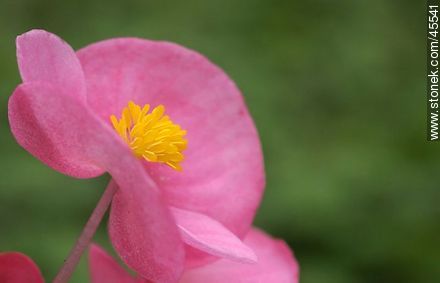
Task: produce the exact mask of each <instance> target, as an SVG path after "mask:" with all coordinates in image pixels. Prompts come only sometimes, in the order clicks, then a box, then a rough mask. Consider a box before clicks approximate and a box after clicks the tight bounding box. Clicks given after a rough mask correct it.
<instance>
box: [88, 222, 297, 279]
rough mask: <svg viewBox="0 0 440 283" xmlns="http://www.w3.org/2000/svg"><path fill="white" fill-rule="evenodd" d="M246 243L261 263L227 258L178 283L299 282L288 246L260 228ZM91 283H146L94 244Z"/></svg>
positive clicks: (194, 271) (187, 272)
mask: <svg viewBox="0 0 440 283" xmlns="http://www.w3.org/2000/svg"><path fill="white" fill-rule="evenodd" d="M244 242H245V243H246V244H247V245H249V246H250V247H251V248H253V250H254V251H255V252H256V254H257V256H258V259H259V261H258V263H256V264H243V263H239V262H233V261H230V260H228V259H221V260H218V261H216V262H213V263H210V264H207V265H203V266H200V267H196V268H192V269H186V270H185V271H184V273H183V276H182V278H180V280H179V281H178V282H179V283H207V282H209V283H224V282H233V283H251V282H252V283H255V282H270V283H298V282H299V267H298V263H297V262H296V260H295V258H294V256H293V254H292V252H291V251H290V249H289V247H288V246H287V245H286V244H285V243H284V242H283V241H280V240H275V239H273V238H271V237H270V236H269V235H267V234H265V233H264V232H262V231H260V230H258V229H252V230H251V231H250V232H249V234H248V235H247V236H246V238H245V239H244ZM89 269H90V276H91V282H92V283H147V282H149V281H148V280H145V279H142V278H141V277H135V276H132V275H131V274H130V273H128V272H127V271H126V270H125V269H124V268H123V267H121V266H120V265H119V264H118V263H117V262H116V261H115V260H114V259H113V258H112V257H111V256H109V255H108V254H107V253H106V252H105V251H104V250H103V249H102V248H100V247H99V246H97V245H92V246H91V247H90V251H89Z"/></svg>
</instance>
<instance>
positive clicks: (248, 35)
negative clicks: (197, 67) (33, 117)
mask: <svg viewBox="0 0 440 283" xmlns="http://www.w3.org/2000/svg"><path fill="white" fill-rule="evenodd" d="M419 2H420V3H419ZM424 21H425V7H424V2H423V1H409V0H408V1H398V2H397V1H380V0H372V1H351V0H343V1H325V0H313V1H293V0H290V1H288V0H286V1H262V0H260V1H250V0H246V1H220V0H218V1H195V0H187V1H145V0H127V1H117V0H106V1H104V0H98V1H87V0H78V1H49V0H41V1H36V0H35V1H31V0H29V1H25V0H21V1H17V0H2V1H1V2H0V62H1V63H0V113H1V115H0V117H1V119H0V136H1V147H0V155H1V163H0V169H1V170H0V172H1V173H0V227H1V229H2V230H1V235H0V250H3V251H4V250H19V251H22V252H25V253H27V254H29V255H30V256H31V257H32V258H34V259H35V260H36V261H37V263H38V264H39V265H40V266H41V268H42V271H43V273H44V275H45V276H46V278H47V279H51V278H52V277H53V276H54V274H55V273H56V270H57V268H59V266H60V265H61V264H62V260H63V258H64V257H65V256H66V255H67V253H68V251H69V249H70V248H71V246H72V245H73V243H74V241H75V238H76V237H77V236H78V234H79V232H80V230H81V227H82V225H83V224H84V223H85V221H86V219H87V217H88V215H89V214H90V213H91V211H92V209H93V207H94V204H95V203H96V202H97V200H98V198H99V195H100V193H101V192H102V191H103V188H104V186H105V182H106V180H107V179H106V177H103V178H100V179H98V180H82V181H80V180H74V179H71V178H68V177H65V176H61V175H60V174H58V173H56V172H53V171H52V170H50V169H48V168H46V167H45V166H44V165H42V164H41V163H39V162H38V161H37V160H35V159H34V158H33V157H32V156H30V155H29V154H28V153H26V152H25V151H24V150H22V149H21V148H20V147H19V146H18V145H17V144H16V143H15V141H14V140H13V138H12V136H11V134H10V132H9V128H8V123H7V100H8V97H9V95H10V94H11V92H12V91H13V89H14V87H15V86H16V85H17V84H18V83H19V81H20V78H19V75H18V71H17V67H16V62H15V43H14V39H15V36H16V35H18V34H20V33H23V32H25V31H27V30H29V29H31V28H44V29H47V30H49V31H52V32H54V33H56V34H58V35H60V36H61V37H63V38H64V39H66V40H67V41H68V42H69V43H71V44H72V45H73V46H74V48H80V47H82V46H84V45H86V44H88V43H91V42H94V41H98V40H101V39H105V38H110V37H117V36H138V37H145V38H151V39H158V40H168V41H174V42H177V43H180V44H183V45H185V46H188V47H190V48H193V49H195V50H198V51H200V52H201V53H203V54H205V55H206V56H207V57H209V58H210V59H211V60H212V61H214V62H216V63H217V64H218V65H220V66H221V67H222V68H224V69H225V70H226V72H227V73H229V74H230V76H231V77H232V78H233V79H234V80H235V81H236V82H237V84H238V86H239V87H240V88H241V89H242V91H243V93H244V95H245V98H246V100H247V103H248V105H249V108H250V110H251V112H252V114H253V116H254V119H255V122H256V125H257V127H258V129H259V131H260V135H261V139H262V142H263V147H264V152H265V158H266V170H267V189H266V195H265V198H264V201H263V203H262V206H261V209H260V211H259V213H258V217H257V219H256V225H258V226H260V227H262V228H264V229H266V230H267V231H269V232H270V233H272V234H273V235H275V236H278V237H281V238H284V239H285V240H286V241H287V242H288V243H289V244H290V246H291V247H292V248H293V249H294V250H295V253H296V256H297V258H298V260H299V262H300V264H301V282H302V283H322V282H326V283H348V282H360V283H367V282H368V283H378V282H387V283H390V282H399V283H404V282H408V283H410V282H427V283H430V282H432V283H434V282H440V269H438V263H439V262H440V257H439V255H440V245H439V242H438V239H439V236H438V235H439V234H440V227H439V222H438V220H439V217H440V209H439V207H440V206H439V200H440V194H439V188H438V185H439V180H438V169H439V165H438V163H439V157H440V154H439V149H438V147H439V145H438V144H428V143H427V142H426V141H425V77H424V72H425V68H426V67H425V66H426V65H425V58H424V54H425V53H424V52H423V51H422V50H424V48H425V37H424V36H425V35H424V28H425V27H424V26H425V23H424ZM102 226H103V227H101V229H100V231H99V233H98V235H97V236H96V239H97V241H98V242H100V243H103V244H104V245H107V246H108V240H107V236H106V233H105V227H104V226H105V225H102ZM86 278H87V268H86V262H85V260H83V262H82V264H81V266H80V268H79V269H78V271H77V272H76V273H75V277H74V280H73V282H85V281H86Z"/></svg>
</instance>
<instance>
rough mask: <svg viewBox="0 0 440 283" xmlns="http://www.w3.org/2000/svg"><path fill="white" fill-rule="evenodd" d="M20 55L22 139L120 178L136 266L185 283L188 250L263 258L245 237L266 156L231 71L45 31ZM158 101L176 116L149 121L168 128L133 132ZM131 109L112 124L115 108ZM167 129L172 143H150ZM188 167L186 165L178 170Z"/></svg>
mask: <svg viewBox="0 0 440 283" xmlns="http://www.w3.org/2000/svg"><path fill="white" fill-rule="evenodd" d="M17 59H18V65H19V69H20V74H21V77H22V79H23V83H22V84H21V85H19V86H18V87H17V88H16V90H15V91H14V93H13V95H12V96H11V98H10V100H9V121H10V125H11V130H12V133H13V135H14V136H15V138H16V139H17V141H18V143H19V144H20V145H21V146H23V147H24V148H25V149H26V150H27V151H29V152H30V153H31V154H33V155H34V156H35V157H37V158H38V159H39V160H41V161H42V162H44V163H45V164H46V165H48V166H50V167H52V168H53V169H55V170H57V171H59V172H61V173H64V174H66V175H69V176H73V177H76V178H92V177H96V176H99V175H101V174H103V173H104V172H108V173H110V175H111V176H112V178H113V180H114V181H115V182H116V183H117V185H118V187H119V188H120V189H119V190H118V192H117V193H116V194H115V196H114V198H113V202H112V209H111V213H110V220H109V233H110V237H111V240H112V243H113V245H114V247H115V249H116V250H117V252H118V253H119V255H120V256H121V257H122V259H123V260H124V261H125V262H126V263H127V265H128V266H130V267H131V268H133V269H135V270H136V271H137V272H138V273H139V274H141V275H142V276H143V277H145V278H147V279H149V280H152V281H159V282H174V281H175V280H176V278H179V277H180V275H181V273H182V272H183V268H184V262H185V259H184V257H185V254H186V258H187V260H186V263H187V264H188V265H190V266H194V265H197V264H201V263H203V262H204V261H205V260H206V257H205V256H203V253H201V252H200V251H198V250H202V251H203V252H204V253H209V254H211V255H215V256H218V257H226V258H229V259H233V260H237V261H244V262H253V261H255V260H256V257H255V254H254V253H253V252H252V250H251V249H249V248H248V247H247V246H246V245H244V244H243V243H242V242H241V241H240V238H242V237H243V236H244V235H245V234H246V233H247V231H248V230H249V228H250V225H251V222H252V220H253V217H254V214H255V211H256V208H257V206H258V204H259V202H260V199H261V195H262V192H263V187H264V169H263V162H262V153H261V148H260V143H259V139H258V135H257V132H256V129H255V127H254V125H253V122H252V119H251V117H250V115H249V113H248V111H247V109H246V105H245V103H244V101H243V98H242V96H241V94H240V92H239V90H238V89H237V87H236V86H235V84H234V83H233V82H232V81H231V80H230V79H229V78H228V77H227V75H226V74H225V73H224V72H223V71H222V70H220V69H219V68H218V67H216V66H215V65H213V64H212V63H211V62H209V61H208V60H207V59H206V58H204V57H203V56H201V55H199V54H198V53H196V52H194V51H191V50H188V49H185V48H183V47H181V46H178V45H176V44H172V43H167V42H154V41H148V40H143V39H136V38H119V39H111V40H106V41H102V42H98V43H95V44H92V45H90V46H88V47H85V48H84V49H81V50H79V51H78V52H77V53H75V52H74V51H73V49H72V48H71V47H70V46H69V45H68V44H67V43H65V42H63V41H62V40H61V39H60V38H58V37H57V36H55V35H53V34H51V33H48V32H46V31H42V30H32V31H30V32H27V33H25V34H23V35H21V36H19V37H18V38H17ZM130 101H133V102H134V103H131V104H129V102H130ZM146 104H149V105H154V106H158V105H164V106H165V108H166V113H167V114H168V115H169V117H168V116H164V114H163V111H164V109H163V107H162V106H158V107H157V108H156V110H153V111H152V112H153V114H152V116H149V118H146V119H152V120H154V123H153V122H151V123H152V124H153V126H154V127H156V126H157V127H159V126H160V127H162V126H163V127H165V128H160V129H164V131H160V132H159V131H156V132H154V130H155V129H156V128H155V129H153V128H151V127H153V126H151V124H150V126H148V127H150V128H148V127H147V126H145V125H144V126H145V128H142V130H141V132H140V133H137V134H136V135H135V136H134V137H128V138H127V137H124V131H125V130H124V129H128V130H129V131H130V130H133V129H132V128H133V127H134V126H133V125H132V124H130V122H127V121H132V122H133V121H134V120H135V118H134V117H135V116H136V115H138V114H139V113H138V112H139V111H141V110H140V109H141V108H142V106H144V105H146ZM127 105H129V106H128V110H126V111H123V109H124V107H126V106H127ZM130 105H131V106H130ZM133 105H134V106H133ZM136 107H139V108H136ZM135 108H136V109H137V110H136V109H135ZM127 111H128V112H127ZM130 111H131V112H130ZM121 113H122V119H121V120H119V119H115V118H113V119H112V120H113V126H112V123H111V122H110V117H111V115H115V116H116V117H120V116H121ZM127 113H128V114H127ZM136 113H137V114H136ZM143 115H144V116H145V115H147V113H146V112H145V113H143ZM136 117H137V116H136ZM168 120H170V121H168ZM175 122H176V123H178V124H175ZM124 123H125V124H124ZM127 123H128V124H127ZM146 123H147V122H146ZM161 123H162V124H161ZM170 123H171V124H170ZM147 124H148V123H147ZM159 124H160V125H159ZM158 125H159V126H158ZM164 125H166V126H164ZM144 126H142V127H144ZM167 127H168V128H167ZM180 127H181V128H180ZM114 128H116V130H115V129H114ZM182 129H184V130H186V132H185V131H183V130H182ZM149 130H151V131H152V132H154V133H152V132H151V131H150V132H149ZM133 131H134V130H133ZM174 134H175V135H176V136H175V137H174V136H173V135H174ZM161 135H164V137H163V138H164V140H163V143H162V144H160V145H158V144H155V143H153V142H151V140H149V139H152V138H158V137H159V136H161ZM137 137H138V138H143V140H139V139H138V140H136V138H137ZM161 138H162V137H161ZM186 141H187V142H188V146H187V149H185V147H186ZM161 142H162V141H161ZM139 147H143V148H144V149H143V150H144V151H143V153H139V152H137V151H136V150H137V149H138V148H139ZM183 150H185V151H184V158H183V153H182V152H183ZM161 152H162V153H163V152H166V153H167V155H166V156H165V155H161ZM146 160H148V161H146ZM149 161H150V162H149ZM180 166H182V167H183V172H177V171H176V170H173V169H171V168H170V167H173V168H176V169H179V168H180ZM184 244H185V246H184ZM194 248H196V249H194ZM184 249H185V250H186V253H185V251H184Z"/></svg>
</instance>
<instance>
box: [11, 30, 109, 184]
mask: <svg viewBox="0 0 440 283" xmlns="http://www.w3.org/2000/svg"><path fill="white" fill-rule="evenodd" d="M17 59H18V65H19V68H20V72H21V76H22V78H23V81H25V82H40V83H51V84H52V85H54V86H55V87H57V86H58V88H57V90H56V91H52V92H51V94H52V95H53V96H56V97H60V96H71V97H72V98H73V99H80V100H84V99H85V83H84V75H83V72H82V69H81V65H80V63H79V61H78V58H77V57H76V55H75V52H74V51H73V50H72V48H71V47H70V46H69V45H68V44H67V43H65V42H63V41H62V40H61V39H60V38H58V37H57V36H56V35H54V34H51V33H48V32H46V31H42V30H32V31H30V32H27V33H25V34H23V35H21V36H19V37H17ZM22 92H23V90H21V89H20V88H17V90H16V91H15V93H17V95H14V96H13V97H12V98H11V99H10V101H9V109H8V112H9V113H8V114H9V122H10V125H11V130H12V133H13V134H14V136H15V138H16V139H17V142H18V143H19V144H20V145H21V146H22V147H24V148H25V149H26V150H27V151H29V152H30V153H31V154H33V155H34V156H35V157H36V158H38V159H39V160H40V161H42V162H43V163H45V164H47V165H48V166H50V167H52V168H53V169H55V170H57V171H60V172H61V173H64V174H67V175H70V176H73V177H77V178H90V177H95V176H98V175H101V174H102V173H103V172H104V171H103V170H102V169H100V168H99V167H97V166H96V165H94V164H92V163H91V162H90V161H89V160H87V158H84V156H83V154H81V150H71V148H70V146H73V147H74V149H77V148H78V145H80V144H77V142H78V141H77V140H74V139H70V140H63V138H61V137H60V136H59V135H57V134H56V133H54V132H52V128H56V127H57V125H56V123H58V121H57V119H56V117H53V118H50V119H47V118H43V119H42V120H43V121H44V122H42V121H39V120H37V117H35V116H34V113H33V110H32V109H28V107H29V105H28V104H27V103H25V102H24V100H26V98H25V97H24V95H23V94H22ZM14 97H15V98H14ZM47 99H51V97H47ZM39 105H40V106H39V107H42V108H46V103H45V101H42V100H40V102H39ZM67 110H68V109H67ZM48 112H49V111H48ZM64 122H65V123H68V121H64ZM41 127H44V129H43V128H41ZM73 135H74V133H72V134H71V136H73ZM68 138H70V137H68Z"/></svg>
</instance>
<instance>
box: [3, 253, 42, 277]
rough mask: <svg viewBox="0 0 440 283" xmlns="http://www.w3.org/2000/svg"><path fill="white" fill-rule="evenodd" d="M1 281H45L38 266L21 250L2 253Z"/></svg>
mask: <svg viewBox="0 0 440 283" xmlns="http://www.w3.org/2000/svg"><path fill="white" fill-rule="evenodd" d="M0 282H1V283H44V279H43V276H42V275H41V272H40V269H39V268H38V266H37V265H36V264H35V263H34V262H33V261H32V259H30V258H29V257H28V256H26V255H24V254H22V253H19V252H4V253H0Z"/></svg>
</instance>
